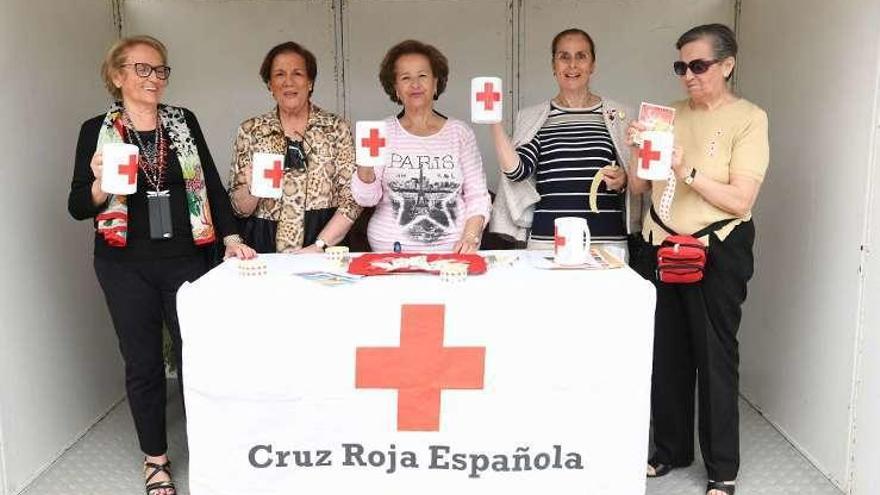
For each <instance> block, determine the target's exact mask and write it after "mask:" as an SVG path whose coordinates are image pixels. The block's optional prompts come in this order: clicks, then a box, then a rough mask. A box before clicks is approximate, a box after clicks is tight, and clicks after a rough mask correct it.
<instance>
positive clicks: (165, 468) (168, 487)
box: [144, 459, 177, 495]
mask: <svg viewBox="0 0 880 495" xmlns="http://www.w3.org/2000/svg"><path fill="white" fill-rule="evenodd" d="M147 469H152V471H151V472H150V474H149V475H147ZM159 473H165V474H167V475H168V478H171V461H166V462H165V464H156V463H155V462H148V461H147V460H146V459H144V475H145V476H146V480H145V481H144V488H145V489H146V492H147V495H155V493H154V492H157V491H159V490H162V489H164V490H165V491H166V492H168V491H171V495H177V488H175V487H174V482H173V481H171V480H170V479H169V480H168V481H157V482H155V483H150V480H152V479H153V478H154V477H155V476H156V475H157V474H159Z"/></svg>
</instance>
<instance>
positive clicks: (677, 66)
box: [672, 58, 720, 76]
mask: <svg viewBox="0 0 880 495" xmlns="http://www.w3.org/2000/svg"><path fill="white" fill-rule="evenodd" d="M718 62H720V60H717V59H712V60H706V59H702V58H698V59H696V60H691V61H690V62H684V61H682V60H677V61H675V62H674V63H673V64H672V70H673V71H675V75H677V76H683V75H685V74H687V70H688V69H690V70H691V72H693V73H694V74H702V73H704V72H706V71H707V70H709V67H712V66H713V65H715V64H717V63H718Z"/></svg>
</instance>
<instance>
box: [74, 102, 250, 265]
mask: <svg viewBox="0 0 880 495" xmlns="http://www.w3.org/2000/svg"><path fill="white" fill-rule="evenodd" d="M183 111H184V116H185V118H186V124H187V126H188V127H189V130H190V133H191V135H192V138H193V140H194V141H195V144H196V149H197V150H198V153H199V159H200V161H201V164H202V172H203V173H204V178H205V186H206V188H207V193H208V203H209V204H210V205H211V219H212V222H213V224H214V231H215V235H216V237H217V240H218V241H220V240H222V239H223V237H225V236H227V235H231V234H235V233H237V228H236V223H235V218H234V217H233V213H232V205H230V204H229V196H228V195H227V194H226V190H225V188H224V187H223V183H222V182H221V181H220V175H219V174H218V173H217V169H216V167H215V166H214V160H213V159H212V158H211V153H210V152H209V151H208V146H207V143H205V137H204V135H202V129H201V128H200V127H199V122H198V120H197V119H196V116H195V115H194V114H193V113H192V112H190V111H189V110H186V109H184V110H183ZM104 118H105V115H98V116H97V117H95V118H92V119H89V120H87V121H86V122H84V123H83V125H82V128H81V129H80V131H79V141H78V142H77V145H76V162H75V163H74V169H73V180H72V181H71V184H70V196H69V198H68V200H67V209H68V211H69V212H70V214H71V216H73V218H75V219H77V220H85V219H87V218H91V219H92V223H93V225H95V216H97V215H98V213H100V212H101V211H102V210H103V209H104V207H105V206H106V205H100V206H95V205H94V204H93V203H92V182H94V180H95V175H94V174H93V173H92V169H91V167H90V165H89V164H90V163H91V161H92V155H94V154H95V146H96V144H97V142H98V132H99V131H100V128H101V124H102V123H103V122H104ZM138 134H139V135H140V138H141V140H142V141H143V142H144V144H145V145H147V146H149V144H148V143H152V142H153V141H154V140H155V133H154V132H153V131H149V132H139V133H138ZM165 139H166V142H167V143H168V146H169V150H168V151H169V153H168V162H167V164H166V171H165V178H164V180H163V183H162V188H163V189H168V190H170V191H171V220H172V225H173V236H172V238H171V239H162V240H151V239H150V226H149V214H148V211H147V195H146V191H147V190H152V189H154V188H153V187H152V186H151V185H150V183H149V182H147V178H146V176H145V175H144V171H143V169H140V170H138V177H137V192H136V193H134V194H132V195H129V196H128V239H127V242H126V246H125V247H113V246H110V245H109V244H107V243H106V242H105V241H104V236H103V235H101V234H99V233H98V232H97V230H96V231H95V256H97V257H100V258H107V259H114V260H119V261H128V260H149V259H158V258H174V257H180V256H193V255H198V254H202V253H203V249H204V248H206V247H208V246H196V245H195V243H194V242H193V236H192V226H191V225H190V222H189V210H188V208H187V203H186V183H185V182H184V180H183V172H182V171H181V169H180V162H179V161H178V159H177V153H176V152H175V150H174V148H173V146H172V145H171V141H170V139H168V135H167V133H166V134H165ZM130 141H134V143H133V144H135V145H137V144H138V143H137V140H136V139H134V136H131V137H130V138H129V137H128V136H126V142H130Z"/></svg>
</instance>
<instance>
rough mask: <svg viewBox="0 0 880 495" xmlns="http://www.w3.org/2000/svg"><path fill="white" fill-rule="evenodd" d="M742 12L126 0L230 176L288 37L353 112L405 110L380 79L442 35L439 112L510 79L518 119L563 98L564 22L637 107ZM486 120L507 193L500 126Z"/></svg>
mask: <svg viewBox="0 0 880 495" xmlns="http://www.w3.org/2000/svg"><path fill="white" fill-rule="evenodd" d="M733 20H734V1H733V0H701V1H699V2H694V1H693V0H663V1H648V0H643V1H635V2H619V1H612V0H583V1H574V0H455V1H450V0H446V1H442V0H408V1H401V0H336V1H333V0H202V1H194V0H126V1H125V3H124V23H123V31H124V33H125V34H136V33H145V34H153V35H155V36H157V37H159V38H160V39H162V40H163V41H164V42H165V43H166V44H167V45H168V48H169V50H170V58H171V65H172V66H173V68H174V73H173V76H172V83H171V84H170V86H169V88H168V93H167V97H166V99H167V101H168V102H170V103H174V104H180V105H184V106H187V107H189V108H191V109H192V110H194V111H195V112H196V114H197V115H198V116H199V118H200V120H201V123H202V127H203V128H204V130H205V134H206V137H207V139H208V144H209V145H210V146H211V151H212V153H213V155H214V159H215V161H216V163H217V167H218V169H219V170H220V172H221V175H222V176H223V177H224V178H225V177H226V175H227V170H228V167H229V159H230V155H231V147H232V138H233V135H234V132H235V128H236V127H237V125H238V123H239V122H240V121H241V120H243V119H244V118H246V117H249V116H251V115H255V114H257V113H259V112H263V111H265V110H266V109H268V108H270V107H271V105H272V100H271V96H270V95H269V94H268V92H267V91H265V89H264V88H263V85H262V84H261V82H260V81H259V79H258V78H257V76H256V72H257V69H258V68H259V64H260V62H261V61H262V57H263V56H264V55H265V52H266V51H268V50H269V48H271V47H272V46H273V45H274V44H276V43H279V42H281V41H286V40H288V39H292V40H294V41H298V42H301V43H303V44H304V45H305V46H306V47H308V48H309V49H310V50H312V51H313V52H314V53H315V55H316V56H317V58H318V81H317V83H316V86H315V87H316V90H315V95H314V101H315V102H316V103H318V104H319V105H321V106H323V107H325V108H326V109H328V110H331V111H336V112H338V113H340V114H343V115H344V116H345V117H346V118H348V119H349V120H358V119H377V118H382V117H384V116H387V115H390V114H393V113H396V112H397V111H398V110H399V109H398V107H397V106H396V105H395V104H393V103H391V101H390V100H389V99H388V97H387V96H386V95H385V93H384V92H383V91H382V88H381V86H380V84H379V79H378V72H379V64H380V62H381V61H382V57H383V56H384V54H385V52H386V50H388V48H390V47H391V46H392V45H393V44H394V43H396V42H398V41H401V40H403V39H406V38H416V39H419V40H422V41H425V42H428V43H432V44H435V45H436V46H437V47H438V48H440V49H441V50H442V51H443V52H444V53H445V55H446V56H447V57H448V59H449V64H450V78H449V85H448V87H447V90H446V93H445V94H444V95H442V96H441V97H440V100H439V101H438V103H437V105H436V107H437V108H438V110H440V111H441V112H444V113H445V114H447V115H449V116H451V117H456V118H459V119H462V120H467V119H468V118H469V115H470V110H469V106H468V95H469V91H470V79H471V78H472V77H475V76H478V75H498V76H501V77H502V78H503V79H504V81H505V95H504V104H505V108H506V109H507V110H506V116H505V117H506V120H507V123H508V126H509V125H510V123H511V121H512V116H513V114H514V112H515V111H516V110H517V109H518V108H519V107H520V106H521V105H530V104H534V103H538V102H540V101H542V100H545V99H547V98H549V97H551V96H553V95H554V94H555V92H556V84H555V82H554V81H553V79H552V76H551V73H550V65H549V60H550V56H549V44H550V41H551V39H552V38H553V35H554V34H556V33H557V32H558V31H561V30H562V29H565V28H568V27H580V28H582V29H585V30H587V31H588V32H590V33H592V34H594V35H595V40H596V44H597V46H598V54H597V55H598V58H599V68H598V75H597V78H596V85H597V89H598V90H600V91H601V92H602V94H607V95H608V96H611V97H613V98H616V99H622V100H623V101H626V102H629V103H631V104H635V105H637V104H638V102H639V101H642V100H643V99H644V100H650V101H659V102H666V101H669V100H671V99H674V98H679V97H681V92H680V89H679V88H678V86H677V81H676V79H675V78H674V77H673V76H672V69H671V64H672V61H673V60H674V57H675V51H674V48H673V43H674V42H675V39H676V37H677V36H678V35H679V34H681V32H683V31H684V30H685V29H687V28H688V27H690V26H692V25H695V24H699V23H703V22H725V23H728V24H732V23H733ZM242 33H247V35H246V36H245V35H242ZM644 74H652V75H655V76H652V77H651V78H645V77H644ZM518 88H520V89H519V90H518ZM474 130H475V131H476V134H477V140H478V143H479V145H480V149H481V151H482V154H483V162H484V166H485V168H486V170H487V173H488V174H487V177H488V179H489V182H490V187H491V188H493V189H494V185H495V183H496V179H497V175H498V174H497V166H496V162H495V151H494V147H493V146H492V143H491V140H490V136H489V132H488V127H486V126H474Z"/></svg>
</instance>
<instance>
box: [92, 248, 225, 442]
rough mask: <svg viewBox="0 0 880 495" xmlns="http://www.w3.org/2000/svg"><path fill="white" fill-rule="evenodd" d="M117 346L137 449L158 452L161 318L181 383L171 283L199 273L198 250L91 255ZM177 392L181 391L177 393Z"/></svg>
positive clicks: (162, 433) (161, 436)
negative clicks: (160, 255) (175, 254)
mask: <svg viewBox="0 0 880 495" xmlns="http://www.w3.org/2000/svg"><path fill="white" fill-rule="evenodd" d="M94 264H95V273H96V274H97V276H98V282H100V284H101V288H102V289H103V290H104V298H105V299H106V300H107V307H108V308H109V310H110V317H111V318H112V320H113V327H114V328H115V329H116V335H117V336H118V337H119V350H120V351H121V352H122V359H123V361H124V362H125V391H126V393H127V395H128V403H129V406H130V407H131V415H132V416H133V417H134V425H135V428H136V429H137V435H138V440H139V442H140V446H141V450H142V451H143V452H144V453H145V454H147V455H152V456H158V455H162V454H164V453H165V451H166V450H168V443H167V438H166V425H165V400H166V399H165V362H164V359H163V355H162V324H163V323H164V324H165V325H167V327H168V330H169V333H170V334H171V340H172V345H173V352H172V354H173V359H174V364H175V366H176V368H177V372H178V376H179V377H180V380H179V381H180V387H181V391H182V389H183V371H182V368H181V339H180V326H179V324H178V322H177V289H178V288H180V286H181V285H182V284H183V283H184V282H185V281H193V280H195V279H197V278H198V277H200V276H201V275H202V274H204V273H205V271H206V268H207V264H206V260H205V258H204V257H203V256H201V255H199V256H192V257H185V258H168V259H156V260H148V261H113V260H107V259H104V258H98V257H96V258H95V262H94ZM181 396H182V394H181Z"/></svg>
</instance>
